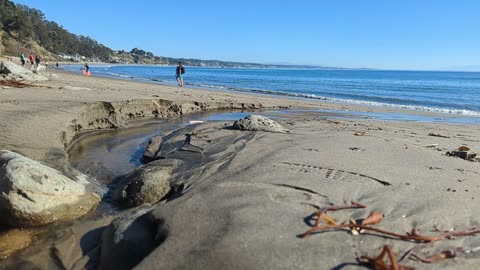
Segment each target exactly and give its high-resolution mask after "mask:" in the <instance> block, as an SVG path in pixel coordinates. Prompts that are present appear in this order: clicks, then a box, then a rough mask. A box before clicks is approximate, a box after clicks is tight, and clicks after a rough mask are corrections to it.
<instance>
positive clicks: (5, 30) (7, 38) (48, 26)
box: [0, 0, 308, 68]
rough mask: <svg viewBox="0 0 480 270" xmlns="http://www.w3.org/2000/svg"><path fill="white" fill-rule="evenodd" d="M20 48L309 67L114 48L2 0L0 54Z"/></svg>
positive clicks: (68, 57)
mask: <svg viewBox="0 0 480 270" xmlns="http://www.w3.org/2000/svg"><path fill="white" fill-rule="evenodd" d="M21 52H23V53H24V54H25V55H28V54H29V53H30V52H33V53H34V54H35V55H37V54H39V55H41V56H42V57H43V59H44V60H46V61H72V62H85V61H88V62H106V63H119V64H158V65H175V64H176V63H178V62H179V61H181V62H182V63H184V64H185V65H188V66H204V67H259V68H269V67H308V66H294V65H274V64H258V63H241V62H227V61H220V60H201V59H183V58H171V57H163V56H157V55H155V54H153V53H152V52H147V51H144V50H142V49H138V48H134V49H132V50H131V51H124V50H120V51H114V50H112V49H110V48H108V47H107V46H105V45H103V44H101V43H99V42H97V41H96V40H94V39H92V38H90V37H87V36H80V35H76V34H73V33H70V32H69V31H68V30H66V29H64V28H63V27H62V26H61V25H59V24H58V23H56V22H52V21H49V20H47V19H45V15H44V14H43V12H42V11H40V10H38V9H34V8H30V7H28V6H25V5H20V4H15V3H13V2H12V1H10V0H0V55H10V56H18V55H20V53H21Z"/></svg>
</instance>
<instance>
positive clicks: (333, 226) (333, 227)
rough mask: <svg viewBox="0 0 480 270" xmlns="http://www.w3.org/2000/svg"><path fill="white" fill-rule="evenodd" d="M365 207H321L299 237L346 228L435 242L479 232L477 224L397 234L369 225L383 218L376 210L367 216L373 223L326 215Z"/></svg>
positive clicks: (404, 238) (415, 240) (408, 239)
mask: <svg viewBox="0 0 480 270" xmlns="http://www.w3.org/2000/svg"><path fill="white" fill-rule="evenodd" d="M366 207H367V206H366V205H363V204H360V203H356V202H352V204H351V205H342V206H331V207H327V208H323V209H321V210H319V211H318V212H316V213H315V216H317V220H316V222H315V224H314V226H312V228H311V229H309V230H308V231H306V232H305V233H303V234H302V235H301V237H302V238H307V237H308V236H309V235H311V234H312V233H314V232H319V231H326V230H342V229H348V231H350V232H352V231H357V232H363V231H370V232H374V233H377V234H380V235H383V236H389V237H393V238H397V239H400V240H404V241H413V242H418V243H430V242H435V241H439V240H443V239H448V238H452V237H457V236H469V235H475V234H479V233H480V227H479V226H477V227H472V228H469V229H466V230H454V231H447V232H441V233H439V234H438V235H432V236H427V235H421V234H420V231H419V230H418V229H415V228H414V229H412V230H411V231H410V233H407V234H399V233H394V232H390V231H387V230H382V229H379V228H375V227H372V226H369V225H370V224H372V225H373V224H376V223H379V222H380V221H381V219H382V218H383V215H382V216H381V217H380V216H379V215H381V214H380V213H378V212H373V213H372V214H370V216H369V218H370V217H371V216H374V217H373V219H375V222H374V223H370V222H367V223H365V221H368V220H369V218H367V219H365V220H364V222H362V224H357V223H356V222H354V221H350V222H348V223H346V222H344V223H340V224H339V223H337V222H331V221H330V220H333V219H332V218H330V217H328V216H327V212H328V211H336V210H343V209H354V208H366ZM374 213H375V214H374ZM324 216H327V217H328V219H327V222H328V224H329V225H324V226H320V222H321V219H322V218H324ZM324 219H325V218H324Z"/></svg>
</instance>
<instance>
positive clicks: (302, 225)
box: [0, 72, 480, 269]
mask: <svg viewBox="0 0 480 270" xmlns="http://www.w3.org/2000/svg"><path fill="white" fill-rule="evenodd" d="M58 76H59V78H57V79H52V81H50V82H46V83H44V84H42V86H44V87H50V88H24V89H6V90H0V91H1V94H0V102H1V104H2V106H0V114H1V115H2V117H1V118H0V126H1V127H2V133H1V135H0V146H1V148H2V149H9V150H14V151H18V152H20V153H23V154H25V155H26V156H28V157H30V158H34V159H37V160H41V161H43V162H45V163H47V164H49V165H51V166H54V167H60V168H61V167H63V166H68V162H67V161H68V158H67V154H66V149H67V148H70V147H75V146H71V142H75V139H76V138H78V136H79V135H78V134H80V135H81V134H87V133H88V132H91V130H90V131H86V130H83V131H82V132H86V133H82V132H80V133H76V134H70V133H68V134H70V135H71V138H70V139H68V140H67V139H66V138H65V136H67V135H68V134H67V132H66V130H68V128H69V126H70V125H71V122H72V121H73V120H75V119H79V115H80V114H82V112H85V109H86V108H87V107H88V106H89V105H90V104H91V103H92V102H97V101H106V102H122V101H125V100H145V99H147V100H151V99H159V98H161V99H166V100H173V101H175V102H176V103H177V104H186V103H188V104H192V102H203V103H205V104H215V105H216V107H218V105H219V104H227V105H228V104H230V103H234V104H241V103H243V104H259V103H261V104H262V108H272V109H275V108H309V109H338V110H345V109H348V110H360V111H376V112H377V111H378V112H382V111H384V110H382V109H379V108H366V107H350V106H347V105H340V104H325V103H321V102H313V101H304V100H290V99H282V98H271V97H259V96H246V95H242V94H236V93H220V92H211V91H205V90H198V89H179V88H176V87H166V86H159V85H153V84H142V83H135V82H127V81H117V80H112V79H104V78H83V77H80V76H77V75H72V74H68V73H64V72H60V73H59V74H58ZM67 84H68V85H74V86H81V87H86V88H90V89H91V90H74V91H68V90H61V89H59V87H60V86H63V85H67ZM147 103H148V102H147ZM147 103H141V104H144V105H141V106H140V105H138V104H137V105H138V106H137V105H136V106H137V107H136V110H138V112H139V111H141V110H142V109H144V108H147V107H148V106H147V105H145V104H147ZM150 103H151V101H150ZM112 104H113V103H112ZM115 106H117V107H115ZM122 106H123V107H122ZM142 106H143V107H142ZM114 107H115V110H118V112H119V115H128V114H127V113H126V110H127V109H128V111H129V113H131V112H132V110H133V109H132V107H126V106H125V105H124V104H123V103H122V104H121V106H120V105H118V104H114ZM226 107H227V106H225V108H226ZM256 107H258V105H256ZM124 112H125V114H122V113H124ZM397 112H399V111H397ZM188 113H191V112H188ZM439 117H442V116H441V115H440V116H439ZM146 118H147V117H143V116H138V117H137V118H130V119H127V120H128V121H126V123H125V124H123V125H122V126H119V128H122V127H128V126H132V125H135V123H139V122H138V121H140V120H142V121H143V120H145V119H146ZM277 120H278V121H279V123H280V124H282V125H283V126H285V127H286V128H288V129H290V130H291V131H292V132H291V133H288V134H279V133H268V132H244V131H236V130H231V129H225V128H224V127H225V124H231V122H207V123H204V124H200V125H193V126H186V127H183V128H182V127H180V128H182V129H180V130H176V131H173V133H170V135H169V136H168V140H167V141H166V147H167V148H168V147H169V146H170V147H171V148H170V149H175V146H176V145H179V143H181V142H183V140H184V139H185V137H184V134H185V133H188V132H191V131H192V130H196V131H197V132H198V133H199V134H200V136H199V137H197V138H194V139H193V140H192V145H195V146H198V147H200V148H201V149H202V151H201V153H199V152H188V151H187V152H186V151H173V152H169V153H168V154H165V159H164V160H160V161H159V163H158V167H161V166H162V164H163V163H162V162H167V161H168V160H181V161H182V162H183V163H182V165H181V166H180V167H178V168H177V170H176V171H175V172H174V174H173V175H172V182H174V183H187V184H186V185H184V186H183V188H182V190H180V191H179V193H178V194H176V196H174V197H169V198H168V199H167V200H166V201H162V202H161V203H159V204H157V205H153V206H149V207H150V208H149V209H151V210H152V211H151V214H150V215H151V216H152V220H155V222H160V221H161V222H160V223H155V224H157V225H158V224H161V225H158V232H160V231H162V232H163V231H164V230H165V228H168V236H166V237H165V239H163V240H162V242H161V243H160V244H159V245H158V247H156V248H155V249H153V251H151V253H150V254H149V255H146V256H145V258H143V260H141V261H138V262H137V263H136V265H137V268H136V269H159V268H175V269H202V268H208V269H225V268H229V269H292V268H301V269H364V268H362V267H361V266H359V265H358V264H357V263H356V260H355V258H356V256H359V255H370V256H375V255H377V254H378V253H379V252H380V249H381V247H382V246H383V245H385V244H389V245H391V246H392V248H393V250H394V251H395V252H396V253H397V254H400V255H401V254H404V253H405V252H406V251H408V250H409V249H411V248H413V247H415V246H417V244H415V243H411V242H407V241H401V240H396V239H391V238H385V237H379V236H375V235H371V234H362V235H359V236H353V235H351V234H350V233H348V232H345V231H338V232H325V233H319V234H315V235H312V236H310V237H309V238H307V239H301V238H299V237H298V235H300V234H302V233H304V232H305V231H307V230H308V229H309V228H311V221H309V216H310V215H311V214H312V213H314V212H315V211H316V209H317V208H318V207H320V208H322V207H327V206H329V205H330V204H335V205H344V204H345V203H348V202H350V201H356V202H360V203H364V204H366V205H367V206H368V208H367V209H360V210H345V211H340V212H332V213H330V214H329V215H330V216H331V217H332V218H333V219H335V220H337V221H338V222H343V221H348V220H349V219H350V218H353V219H361V218H364V217H366V216H367V215H368V213H370V212H371V211H380V212H382V213H384V214H385V218H384V220H383V221H382V222H381V223H380V224H379V225H378V227H380V228H383V229H387V230H391V231H395V232H398V233H402V234H404V233H406V232H409V231H411V229H412V228H417V229H419V230H420V232H421V233H422V234H426V235H432V234H435V232H432V230H433V229H434V228H438V229H439V230H450V229H466V228H470V227H474V226H478V225H480V219H479V218H478V217H480V212H479V209H478V207H476V204H477V203H478V202H479V200H480V196H479V194H480V188H479V186H480V183H479V182H478V179H480V178H479V176H480V163H479V162H470V161H466V160H463V159H460V158H455V157H449V156H446V155H445V153H446V152H447V151H451V150H454V149H457V148H458V147H459V146H462V145H465V146H468V147H469V148H470V149H471V150H472V151H474V152H480V126H478V125H465V124H450V123H424V122H402V121H399V122H391V121H378V120H361V119H325V114H324V113H321V112H308V111H306V112H302V113H299V114H296V115H295V117H293V118H288V119H282V118H279V119H277ZM77 123H78V122H77ZM150 127H151V126H150ZM150 127H148V126H147V127H145V128H146V129H148V128H150ZM153 132H155V129H153ZM74 133H75V132H74ZM126 134H127V137H128V132H127V133H126ZM355 134H357V135H361V136H356V135H355ZM431 134H436V135H441V136H432V135H431ZM67 137H68V136H67ZM145 139H146V138H143V137H141V138H139V140H140V141H141V140H145ZM105 141H108V135H107V137H105ZM129 147H132V146H129ZM128 211H138V210H137V209H133V210H128ZM127 213H128V212H127ZM120 214H121V213H120ZM112 218H113V217H111V216H108V215H107V216H105V217H98V216H97V217H95V218H94V219H93V220H91V219H89V217H85V218H83V219H81V220H78V221H76V222H74V223H73V224H72V225H69V226H67V228H66V229H62V230H59V231H58V232H57V233H56V234H55V235H54V236H51V237H49V238H47V239H46V238H42V239H41V240H38V241H34V243H33V244H32V246H31V247H30V248H27V249H25V250H24V251H21V252H19V253H17V254H15V255H12V256H11V257H10V258H9V259H7V260H4V261H0V266H7V265H10V267H11V268H12V269H14V268H17V267H18V266H19V265H22V264H23V265H27V266H37V267H39V268H40V269H65V268H66V269H82V268H86V269H94V268H95V269H96V268H97V267H98V261H99V260H100V258H102V256H106V255H105V253H102V251H101V249H100V248H99V247H100V246H101V241H100V237H98V235H99V234H100V233H101V232H102V231H103V229H104V228H105V227H104V226H105V225H107V224H109V222H110V221H111V219H112ZM479 237H480V236H468V237H457V238H456V239H453V240H443V241H440V242H439V243H437V244H435V245H427V246H426V247H425V248H424V249H423V250H421V251H419V254H420V255H423V256H428V255H432V254H437V253H439V252H441V251H443V250H446V249H449V248H452V247H463V248H465V249H474V248H476V247H478V246H480V240H479V239H480V238H479ZM67 246H68V247H69V248H68V249H66V248H65V247H67ZM45 247H48V248H45ZM50 250H57V251H58V250H62V252H54V253H51V252H50ZM102 254H103V255H102ZM109 254H110V253H109ZM114 254H115V253H114ZM119 254H121V253H119ZM109 256H111V255H109ZM122 258H123V257H122V256H118V257H116V259H118V260H119V261H120V262H121V261H122V260H123V259H122ZM125 260H126V258H125ZM479 260H480V259H479V257H478V254H476V253H470V254H460V255H459V256H458V258H455V259H450V260H445V261H442V262H438V263H436V264H435V265H434V266H433V268H435V269H476V268H477V265H478V263H479V262H480V261H479ZM403 264H405V265H409V266H414V267H416V268H417V269H432V265H429V264H422V263H419V262H415V261H413V260H406V261H404V262H403ZM62 267H63V268H62ZM24 269H28V268H24Z"/></svg>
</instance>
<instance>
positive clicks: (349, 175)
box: [279, 162, 392, 186]
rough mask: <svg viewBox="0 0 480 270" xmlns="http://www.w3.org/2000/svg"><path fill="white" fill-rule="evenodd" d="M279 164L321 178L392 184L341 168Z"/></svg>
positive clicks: (384, 184)
mask: <svg viewBox="0 0 480 270" xmlns="http://www.w3.org/2000/svg"><path fill="white" fill-rule="evenodd" d="M279 164H280V165H281V166H285V167H287V168H288V169H290V170H292V171H295V172H301V173H313V174H315V175H318V176H322V177H323V178H325V179H330V180H339V181H347V182H348V181H374V182H376V183H378V184H381V185H383V186H391V185H392V184H391V183H389V182H387V181H383V180H380V179H377V178H374V177H371V176H368V175H364V174H361V173H356V172H348V171H343V170H338V169H333V168H325V167H320V166H314V165H307V164H298V163H289V162H280V163H279Z"/></svg>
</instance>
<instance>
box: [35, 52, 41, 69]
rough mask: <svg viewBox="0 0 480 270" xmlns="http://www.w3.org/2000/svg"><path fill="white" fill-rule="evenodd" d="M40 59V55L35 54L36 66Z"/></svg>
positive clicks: (38, 64)
mask: <svg viewBox="0 0 480 270" xmlns="http://www.w3.org/2000/svg"><path fill="white" fill-rule="evenodd" d="M40 61H41V59H40V56H39V55H37V56H35V64H37V68H38V67H39V66H40Z"/></svg>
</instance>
